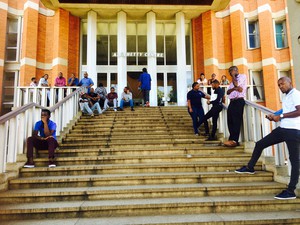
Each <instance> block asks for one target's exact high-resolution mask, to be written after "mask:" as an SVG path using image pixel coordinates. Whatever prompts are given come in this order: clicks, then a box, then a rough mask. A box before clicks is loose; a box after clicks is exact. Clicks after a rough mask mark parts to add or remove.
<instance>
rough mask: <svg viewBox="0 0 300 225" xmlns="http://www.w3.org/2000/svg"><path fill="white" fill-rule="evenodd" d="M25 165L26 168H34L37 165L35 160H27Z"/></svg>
mask: <svg viewBox="0 0 300 225" xmlns="http://www.w3.org/2000/svg"><path fill="white" fill-rule="evenodd" d="M23 167H24V168H34V167H35V165H34V163H33V162H32V163H29V162H26V163H25V165H24V166H23Z"/></svg>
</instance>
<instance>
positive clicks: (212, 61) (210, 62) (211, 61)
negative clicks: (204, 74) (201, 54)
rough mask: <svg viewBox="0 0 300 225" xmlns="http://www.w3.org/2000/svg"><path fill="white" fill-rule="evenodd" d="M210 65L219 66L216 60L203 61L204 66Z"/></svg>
mask: <svg viewBox="0 0 300 225" xmlns="http://www.w3.org/2000/svg"><path fill="white" fill-rule="evenodd" d="M211 65H215V66H219V60H218V59H216V58H209V59H206V60H205V61H204V66H211Z"/></svg>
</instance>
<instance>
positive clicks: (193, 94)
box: [187, 82, 209, 136]
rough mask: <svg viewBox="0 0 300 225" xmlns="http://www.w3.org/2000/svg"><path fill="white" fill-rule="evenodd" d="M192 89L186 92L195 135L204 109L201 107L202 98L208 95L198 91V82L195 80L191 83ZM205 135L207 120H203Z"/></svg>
mask: <svg viewBox="0 0 300 225" xmlns="http://www.w3.org/2000/svg"><path fill="white" fill-rule="evenodd" d="M192 88H193V89H192V90H190V91H189V92H188V94H187V102H188V111H189V114H190V115H191V117H192V120H193V127H194V133H195V135H197V136H198V135H199V132H198V127H199V126H200V121H201V119H202V118H203V117H204V110H203V107H202V102H201V101H202V98H206V99H209V96H208V95H205V94H204V93H203V92H201V91H199V84H198V83H197V82H195V83H193V85H192ZM204 126H205V135H209V128H208V123H207V121H204Z"/></svg>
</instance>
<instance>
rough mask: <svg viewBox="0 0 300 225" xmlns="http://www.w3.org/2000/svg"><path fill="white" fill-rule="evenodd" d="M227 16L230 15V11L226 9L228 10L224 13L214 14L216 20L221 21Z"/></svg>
mask: <svg viewBox="0 0 300 225" xmlns="http://www.w3.org/2000/svg"><path fill="white" fill-rule="evenodd" d="M229 15H230V10H229V9H228V10H225V11H222V12H217V13H216V18H220V19H222V18H224V17H226V16H229Z"/></svg>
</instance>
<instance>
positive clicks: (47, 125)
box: [24, 109, 58, 168]
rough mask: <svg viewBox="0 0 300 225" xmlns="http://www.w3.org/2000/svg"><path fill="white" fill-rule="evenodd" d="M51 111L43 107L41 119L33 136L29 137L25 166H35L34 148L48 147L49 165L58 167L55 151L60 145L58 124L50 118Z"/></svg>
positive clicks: (35, 127)
mask: <svg viewBox="0 0 300 225" xmlns="http://www.w3.org/2000/svg"><path fill="white" fill-rule="evenodd" d="M50 114H51V113H50V111H49V110H48V109H43V110H42V113H41V120H40V121H38V122H36V124H35V126H34V131H33V135H32V137H29V138H27V162H26V164H25V165H24V167H25V168H33V167H34V166H35V165H34V162H33V148H36V149H37V151H38V150H41V149H48V154H49V167H50V168H51V167H56V164H55V162H54V151H55V149H56V148H57V147H58V143H57V140H56V124H55V123H54V122H53V121H52V120H50Z"/></svg>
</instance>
